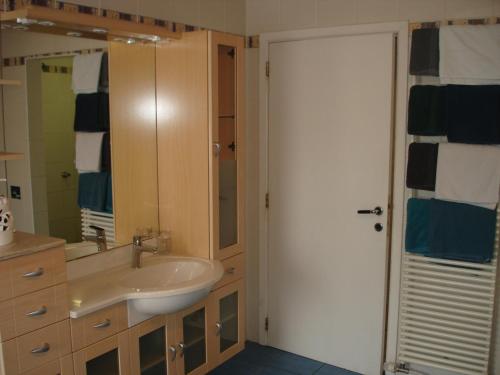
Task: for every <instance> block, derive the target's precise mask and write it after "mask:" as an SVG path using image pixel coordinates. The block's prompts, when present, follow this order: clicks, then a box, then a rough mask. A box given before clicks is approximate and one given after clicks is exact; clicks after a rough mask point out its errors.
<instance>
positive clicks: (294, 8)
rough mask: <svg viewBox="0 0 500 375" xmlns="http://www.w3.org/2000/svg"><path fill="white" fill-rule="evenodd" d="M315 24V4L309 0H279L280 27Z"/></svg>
mask: <svg viewBox="0 0 500 375" xmlns="http://www.w3.org/2000/svg"><path fill="white" fill-rule="evenodd" d="M315 25H316V4H315V2H314V1H311V0H281V28H282V29H284V30H290V29H304V28H308V27H314V26H315Z"/></svg>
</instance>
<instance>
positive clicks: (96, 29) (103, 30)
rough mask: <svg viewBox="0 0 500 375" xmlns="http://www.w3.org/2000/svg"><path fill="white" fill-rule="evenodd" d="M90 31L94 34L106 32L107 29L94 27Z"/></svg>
mask: <svg viewBox="0 0 500 375" xmlns="http://www.w3.org/2000/svg"><path fill="white" fill-rule="evenodd" d="M92 32H93V33H96V34H107V32H108V30H106V29H100V28H98V27H95V28H93V29H92Z"/></svg>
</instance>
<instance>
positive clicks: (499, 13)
mask: <svg viewBox="0 0 500 375" xmlns="http://www.w3.org/2000/svg"><path fill="white" fill-rule="evenodd" d="M493 15H494V16H496V17H500V0H495V2H494V3H493ZM499 362H500V360H499Z"/></svg>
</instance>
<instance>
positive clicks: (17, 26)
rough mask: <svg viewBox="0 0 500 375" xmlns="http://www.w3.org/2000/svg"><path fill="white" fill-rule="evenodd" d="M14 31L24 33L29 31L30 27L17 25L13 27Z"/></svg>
mask: <svg viewBox="0 0 500 375" xmlns="http://www.w3.org/2000/svg"><path fill="white" fill-rule="evenodd" d="M12 29H14V30H19V31H24V30H28V27H27V26H23V25H15V26H12Z"/></svg>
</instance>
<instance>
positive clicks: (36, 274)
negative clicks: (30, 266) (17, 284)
mask: <svg viewBox="0 0 500 375" xmlns="http://www.w3.org/2000/svg"><path fill="white" fill-rule="evenodd" d="M43 272H44V269H43V268H42V267H38V269H37V270H36V271H31V272H27V273H25V274H24V275H23V277H26V278H28V279H30V278H32V277H39V276H42V275H43Z"/></svg>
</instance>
